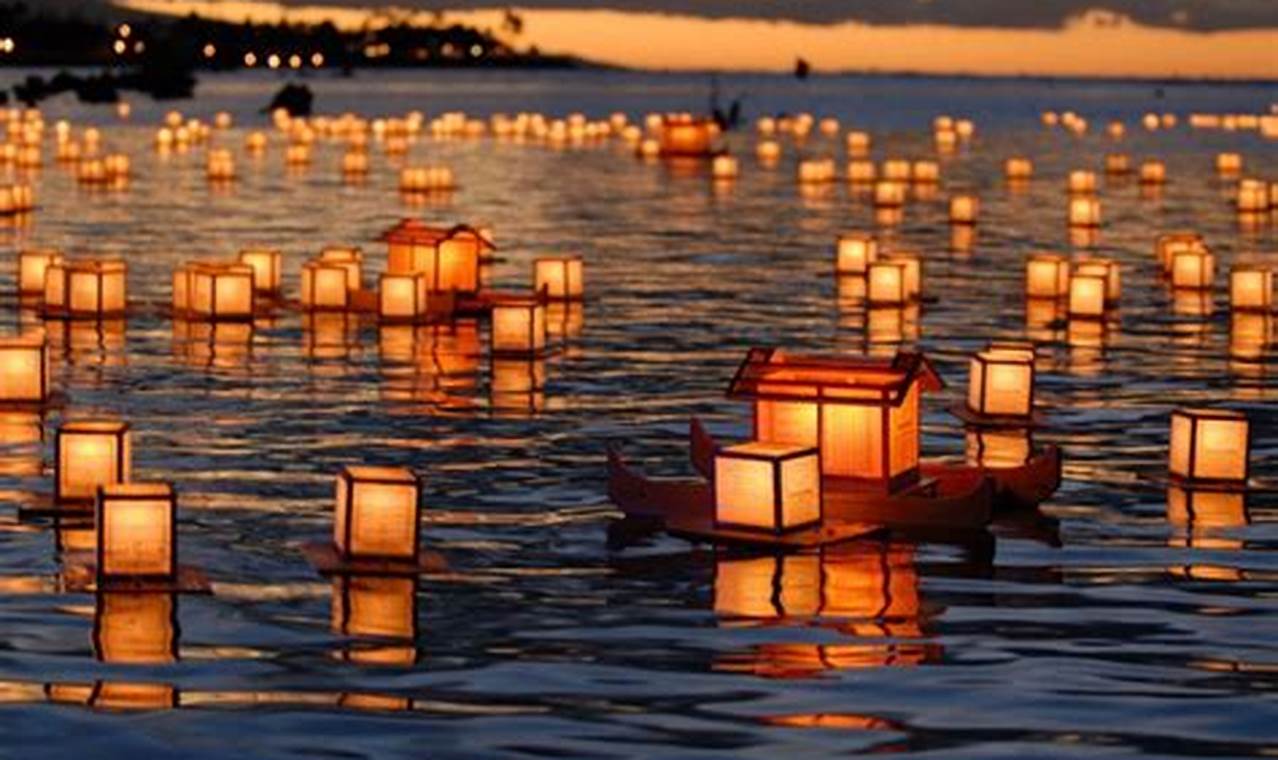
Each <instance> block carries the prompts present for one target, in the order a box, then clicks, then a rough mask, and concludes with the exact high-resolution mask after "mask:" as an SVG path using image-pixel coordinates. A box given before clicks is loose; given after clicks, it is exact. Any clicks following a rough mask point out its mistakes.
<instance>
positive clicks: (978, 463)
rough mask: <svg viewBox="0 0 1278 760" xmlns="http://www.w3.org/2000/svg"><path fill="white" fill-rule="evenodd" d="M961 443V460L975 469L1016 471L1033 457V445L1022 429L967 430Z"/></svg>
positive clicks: (1027, 434) (1025, 431) (1028, 435)
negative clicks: (963, 459) (962, 446)
mask: <svg viewBox="0 0 1278 760" xmlns="http://www.w3.org/2000/svg"><path fill="white" fill-rule="evenodd" d="M964 443H965V448H964V454H965V457H964V458H965V459H966V461H967V463H968V464H969V465H972V466H974V467H984V468H986V469H990V470H1002V469H1015V468H1017V467H1023V466H1025V464H1026V463H1028V462H1029V461H1030V459H1031V458H1033V451H1034V442H1033V439H1032V437H1031V435H1030V432H1029V431H1028V430H1025V429H993V428H969V429H968V430H967V431H966V433H965V435H964Z"/></svg>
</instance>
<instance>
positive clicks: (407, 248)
mask: <svg viewBox="0 0 1278 760" xmlns="http://www.w3.org/2000/svg"><path fill="white" fill-rule="evenodd" d="M383 239H384V240H385V241H386V243H387V246H388V249H389V250H388V255H387V260H386V271H387V272H390V273H392V274H406V273H410V272H424V273H425V274H426V280H427V287H428V289H429V290H430V291H431V292H443V291H449V290H455V291H457V292H458V293H461V294H473V293H475V292H477V291H478V290H479V268H480V258H481V256H482V254H483V253H484V252H485V251H489V250H492V249H493V247H494V246H493V244H492V241H491V240H490V239H489V238H488V237H486V236H485V235H484V234H483V233H481V232H480V231H479V230H476V229H475V228H473V227H468V226H466V225H457V226H455V227H451V228H441V227H430V226H427V225H425V224H423V223H421V222H419V221H417V220H414V219H405V220H404V221H402V222H400V223H399V224H397V225H396V226H395V227H393V228H391V229H390V230H388V231H387V232H386V233H385V234H384V235H383Z"/></svg>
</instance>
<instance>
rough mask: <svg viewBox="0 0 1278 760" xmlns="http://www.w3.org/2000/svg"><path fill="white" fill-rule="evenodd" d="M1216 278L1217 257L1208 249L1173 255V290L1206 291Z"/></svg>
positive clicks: (1190, 250) (1202, 248)
mask: <svg viewBox="0 0 1278 760" xmlns="http://www.w3.org/2000/svg"><path fill="white" fill-rule="evenodd" d="M1215 278H1216V257H1215V256H1214V255H1212V253H1211V251H1209V250H1207V248H1206V247H1200V248H1187V249H1183V250H1176V251H1174V252H1173V253H1172V254H1171V284H1172V287H1173V288H1187V289H1194V290H1206V289H1208V288H1210V287H1211V285H1212V281H1213V280H1214V279H1215Z"/></svg>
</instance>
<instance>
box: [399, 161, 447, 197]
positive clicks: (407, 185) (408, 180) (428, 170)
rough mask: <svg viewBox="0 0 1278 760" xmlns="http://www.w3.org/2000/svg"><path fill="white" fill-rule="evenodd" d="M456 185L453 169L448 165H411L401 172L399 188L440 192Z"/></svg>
mask: <svg viewBox="0 0 1278 760" xmlns="http://www.w3.org/2000/svg"><path fill="white" fill-rule="evenodd" d="M454 187H456V182H455V181H454V179H453V170H452V169H450V168H448V167H447V166H418V167H412V166H410V167H405V168H404V169H401V170H400V173H399V189H400V190H401V191H403V192H406V193H430V192H439V191H443V190H452V189H453V188H454Z"/></svg>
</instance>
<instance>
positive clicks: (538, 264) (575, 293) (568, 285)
mask: <svg viewBox="0 0 1278 760" xmlns="http://www.w3.org/2000/svg"><path fill="white" fill-rule="evenodd" d="M582 266H583V265H582V260H581V257H580V256H557V257H547V258H540V259H534V260H533V283H534V284H533V289H534V290H536V291H537V292H539V293H541V292H544V293H545V294H546V296H547V297H548V298H550V299H551V300H552V301H580V300H581V299H582V297H583V296H584V295H585V285H584V284H583V282H582Z"/></svg>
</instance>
